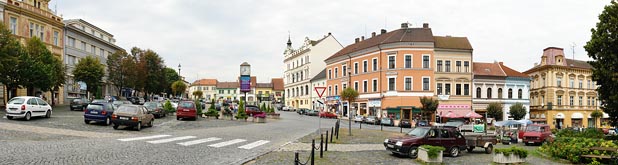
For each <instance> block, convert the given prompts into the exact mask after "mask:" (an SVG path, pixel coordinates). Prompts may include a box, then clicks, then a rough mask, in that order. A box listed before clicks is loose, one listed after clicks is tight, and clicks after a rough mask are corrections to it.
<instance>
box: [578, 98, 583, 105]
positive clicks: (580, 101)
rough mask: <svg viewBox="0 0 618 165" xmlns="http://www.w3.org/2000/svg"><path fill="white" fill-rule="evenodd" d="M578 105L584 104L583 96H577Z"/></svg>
mask: <svg viewBox="0 0 618 165" xmlns="http://www.w3.org/2000/svg"><path fill="white" fill-rule="evenodd" d="M578 105H579V106H582V105H584V97H583V96H579V104H578Z"/></svg>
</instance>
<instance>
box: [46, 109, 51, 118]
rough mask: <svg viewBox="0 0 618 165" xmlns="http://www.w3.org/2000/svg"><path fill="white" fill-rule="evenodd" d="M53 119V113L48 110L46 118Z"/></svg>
mask: <svg viewBox="0 0 618 165" xmlns="http://www.w3.org/2000/svg"><path fill="white" fill-rule="evenodd" d="M50 117H51V111H50V110H47V113H45V118H50Z"/></svg>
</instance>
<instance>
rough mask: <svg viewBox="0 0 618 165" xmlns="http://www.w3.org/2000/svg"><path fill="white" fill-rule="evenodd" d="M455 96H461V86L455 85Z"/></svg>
mask: <svg viewBox="0 0 618 165" xmlns="http://www.w3.org/2000/svg"><path fill="white" fill-rule="evenodd" d="M455 95H461V84H455Z"/></svg>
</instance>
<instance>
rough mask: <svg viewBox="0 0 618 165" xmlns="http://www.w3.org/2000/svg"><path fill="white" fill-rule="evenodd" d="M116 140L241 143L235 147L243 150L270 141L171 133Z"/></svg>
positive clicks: (219, 144)
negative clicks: (174, 134) (200, 137)
mask: <svg viewBox="0 0 618 165" xmlns="http://www.w3.org/2000/svg"><path fill="white" fill-rule="evenodd" d="M117 140H118V141H122V142H130V141H146V142H147V143H151V144H164V143H170V142H173V143H176V144H178V145H181V146H185V147H187V146H193V145H199V144H203V143H212V144H209V145H208V147H214V148H221V147H227V146H235V145H240V144H243V145H242V146H239V147H237V148H240V149H245V150H250V149H253V148H256V147H259V146H262V145H264V144H267V143H270V141H268V140H258V141H248V140H246V139H232V140H225V139H223V138H219V137H208V138H202V139H198V137H197V136H172V135H152V136H143V137H132V138H123V139H117ZM245 142H250V143H248V144H244V143H245Z"/></svg>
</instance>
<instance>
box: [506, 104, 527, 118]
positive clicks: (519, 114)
mask: <svg viewBox="0 0 618 165" xmlns="http://www.w3.org/2000/svg"><path fill="white" fill-rule="evenodd" d="M509 113H510V114H511V116H512V117H513V119H515V120H520V119H523V118H524V117H525V116H526V114H527V112H526V107H524V104H522V103H515V104H513V105H511V107H509Z"/></svg>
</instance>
